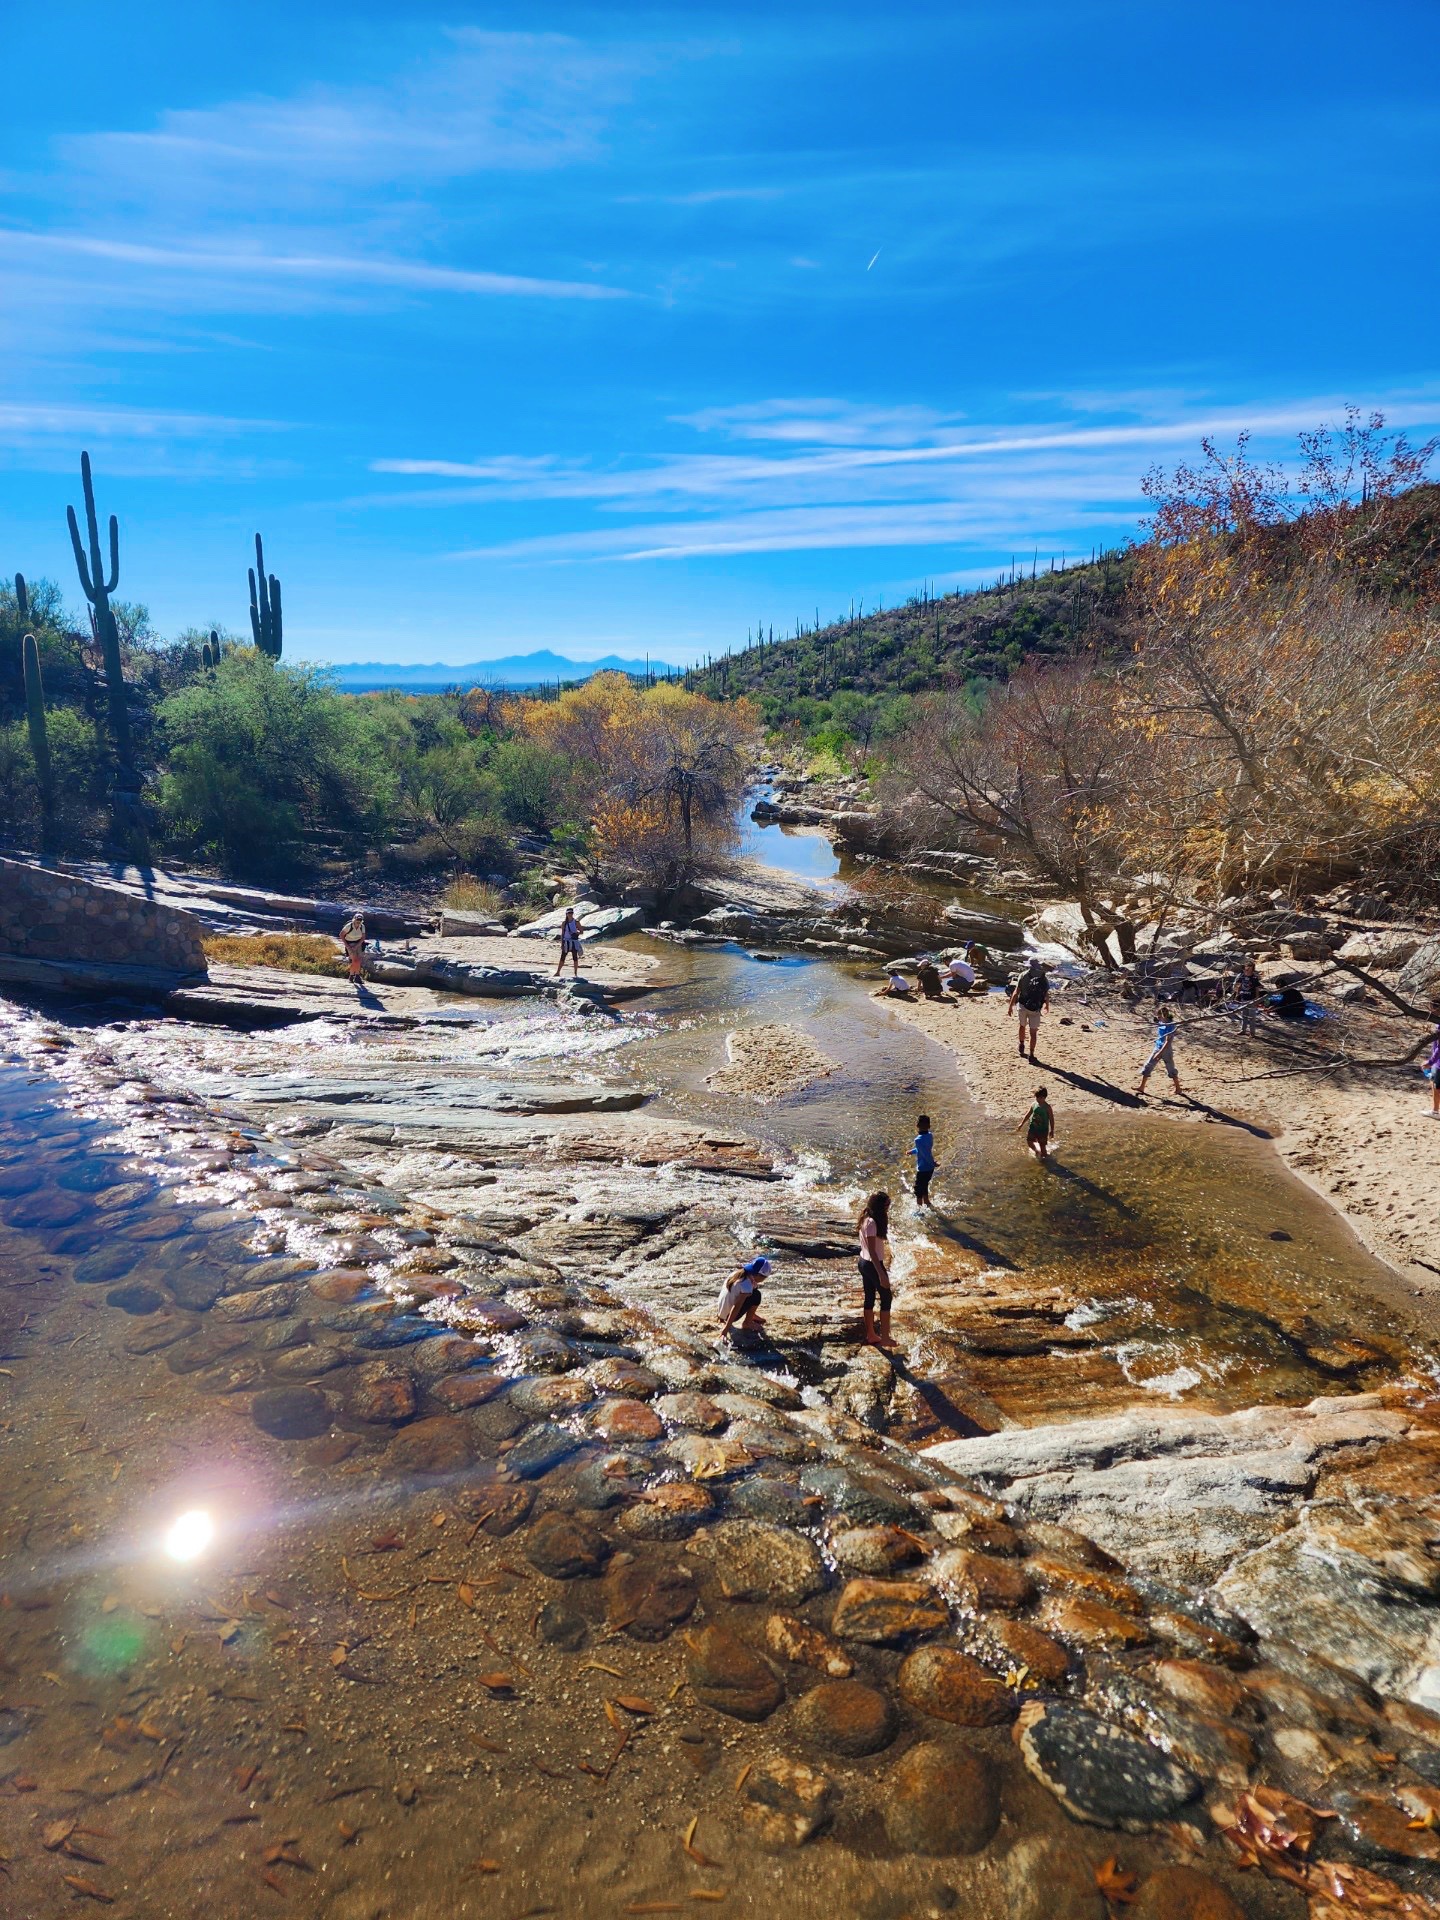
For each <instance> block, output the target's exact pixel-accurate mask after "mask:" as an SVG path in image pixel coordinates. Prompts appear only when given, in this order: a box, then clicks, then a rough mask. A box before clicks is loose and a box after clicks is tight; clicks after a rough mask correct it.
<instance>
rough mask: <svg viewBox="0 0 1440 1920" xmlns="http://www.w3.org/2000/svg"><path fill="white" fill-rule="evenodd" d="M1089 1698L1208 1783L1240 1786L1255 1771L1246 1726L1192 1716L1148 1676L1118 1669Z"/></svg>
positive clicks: (1101, 1680)
mask: <svg viewBox="0 0 1440 1920" xmlns="http://www.w3.org/2000/svg"><path fill="white" fill-rule="evenodd" d="M1086 1698H1087V1702H1088V1704H1089V1705H1091V1706H1092V1707H1095V1708H1096V1709H1097V1710H1098V1711H1100V1712H1102V1713H1104V1714H1107V1715H1109V1716H1110V1717H1111V1718H1113V1719H1116V1720H1123V1721H1124V1722H1126V1723H1127V1724H1128V1725H1129V1726H1131V1727H1132V1728H1134V1729H1135V1730H1136V1731H1137V1732H1140V1733H1143V1734H1144V1735H1145V1736H1146V1738H1147V1739H1149V1740H1151V1741H1153V1742H1154V1743H1155V1745H1156V1746H1158V1747H1162V1748H1163V1749H1164V1750H1165V1752H1166V1753H1168V1754H1169V1755H1170V1757H1171V1759H1172V1760H1178V1761H1179V1762H1180V1764H1181V1766H1184V1767H1189V1768H1190V1770H1191V1772H1192V1773H1196V1774H1198V1775H1200V1777H1201V1778H1202V1779H1205V1780H1216V1781H1219V1782H1220V1784H1221V1785H1222V1786H1227V1787H1235V1788H1238V1787H1243V1786H1244V1785H1245V1784H1246V1782H1247V1781H1248V1779H1249V1777H1250V1774H1251V1772H1252V1770H1253V1769H1254V1766H1255V1747H1254V1743H1253V1741H1252V1740H1251V1738H1250V1735H1249V1734H1248V1733H1247V1732H1246V1731H1245V1730H1244V1728H1243V1727H1237V1726H1234V1725H1233V1724H1232V1723H1231V1722H1229V1721H1228V1720H1225V1719H1214V1718H1211V1717H1210V1716H1208V1715H1205V1714H1202V1713H1194V1712H1186V1711H1185V1710H1184V1709H1183V1708H1182V1707H1181V1706H1180V1705H1179V1704H1178V1703H1177V1702H1176V1701H1175V1700H1174V1699H1173V1698H1172V1696H1171V1695H1170V1694H1169V1693H1167V1692H1166V1691H1165V1689H1164V1688H1163V1687H1160V1686H1157V1685H1155V1684H1154V1683H1153V1682H1151V1681H1150V1680H1149V1679H1147V1678H1146V1676H1145V1675H1144V1674H1142V1673H1136V1672H1134V1671H1132V1670H1131V1669H1128V1668H1124V1667H1119V1666H1117V1667H1114V1668H1112V1669H1111V1670H1110V1671H1109V1672H1108V1673H1102V1674H1101V1675H1100V1676H1099V1677H1098V1678H1096V1679H1094V1680H1092V1684H1091V1687H1090V1690H1089V1692H1088V1694H1087V1696H1086Z"/></svg>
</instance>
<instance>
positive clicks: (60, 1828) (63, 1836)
mask: <svg viewBox="0 0 1440 1920" xmlns="http://www.w3.org/2000/svg"><path fill="white" fill-rule="evenodd" d="M79 1824H80V1822H79V1821H78V1820H52V1821H51V1822H50V1824H49V1826H47V1827H45V1828H44V1829H42V1831H41V1834H40V1844H41V1846H43V1847H44V1849H45V1851H46V1852H47V1853H56V1852H58V1851H59V1849H60V1848H61V1847H63V1846H64V1844H65V1842H66V1841H67V1840H68V1839H69V1838H70V1836H71V1834H72V1833H73V1832H74V1831H75V1829H76V1827H78V1826H79Z"/></svg>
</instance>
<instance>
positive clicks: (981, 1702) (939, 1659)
mask: <svg viewBox="0 0 1440 1920" xmlns="http://www.w3.org/2000/svg"><path fill="white" fill-rule="evenodd" d="M896 1684H897V1685H898V1686H899V1689H900V1697H901V1698H902V1699H903V1700H906V1701H908V1702H909V1704H910V1705H911V1706H912V1707H918V1708H919V1710H920V1711H921V1712H922V1713H928V1714H929V1715H930V1716H931V1717H932V1718H933V1719H936V1720H949V1721H951V1722H952V1723H953V1724H954V1725H955V1726H958V1727H996V1726H1000V1725H1001V1724H1002V1723H1003V1722H1005V1721H1007V1720H1010V1719H1013V1718H1014V1715H1015V1695H1014V1693H1013V1692H1012V1691H1011V1689H1010V1688H1009V1687H1007V1686H1005V1685H1003V1684H1002V1682H1000V1681H999V1680H997V1679H995V1677H994V1676H993V1675H992V1674H989V1673H987V1672H986V1671H985V1669H984V1667H982V1666H981V1664H980V1662H979V1661H978V1660H972V1659H971V1658H970V1656H969V1654H967V1653H959V1652H957V1651H956V1650H955V1648H953V1647H917V1648H916V1649H915V1651H914V1652H913V1653H912V1654H910V1655H908V1656H907V1658H906V1659H905V1660H904V1661H903V1662H902V1663H901V1667H900V1672H899V1674H898V1676H897V1681H896Z"/></svg>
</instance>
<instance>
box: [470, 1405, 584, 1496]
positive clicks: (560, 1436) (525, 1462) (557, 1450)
mask: <svg viewBox="0 0 1440 1920" xmlns="http://www.w3.org/2000/svg"><path fill="white" fill-rule="evenodd" d="M485 1411H486V1412H487V1413H488V1412H489V1411H490V1409H489V1408H488V1407H487V1408H486V1409H485ZM579 1444H580V1442H579V1441H578V1440H577V1439H576V1438H575V1436H574V1434H573V1433H567V1432H566V1430H565V1428H564V1427H557V1426H553V1425H552V1424H551V1423H550V1422H549V1421H548V1420H547V1421H542V1422H541V1423H540V1425H538V1426H534V1427H531V1428H530V1430H529V1431H528V1432H527V1433H524V1434H522V1435H521V1436H520V1438H519V1439H518V1440H517V1441H516V1443H515V1445H514V1446H513V1447H512V1448H511V1449H510V1451H509V1452H508V1453H507V1454H506V1456H505V1471H506V1472H507V1473H513V1474H514V1475H515V1476H516V1478H517V1479H520V1480H538V1479H539V1478H540V1477H541V1475H542V1474H546V1473H548V1472H549V1471H550V1469H551V1468H552V1467H557V1466H559V1464H560V1462H561V1461H562V1460H568V1459H569V1457H570V1455H571V1454H572V1453H574V1451H575V1449H576V1448H577V1447H578V1446H579Z"/></svg>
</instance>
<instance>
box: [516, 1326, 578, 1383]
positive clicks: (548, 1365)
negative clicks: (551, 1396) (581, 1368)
mask: <svg viewBox="0 0 1440 1920" xmlns="http://www.w3.org/2000/svg"><path fill="white" fill-rule="evenodd" d="M511 1351H512V1354H513V1357H514V1362H515V1365H516V1366H517V1367H518V1368H519V1369H520V1371H521V1372H523V1373H528V1374H537V1373H568V1372H569V1371H570V1369H571V1368H572V1367H574V1366H578V1365H579V1362H580V1355H579V1353H578V1352H577V1351H576V1349H575V1348H574V1347H572V1346H571V1344H570V1342H569V1341H568V1340H566V1339H565V1338H564V1337H563V1336H562V1335H560V1334H558V1333H552V1332H551V1331H550V1329H549V1328H548V1327H530V1328H528V1329H527V1330H526V1331H525V1332H524V1333H517V1334H516V1335H515V1338H514V1341H513V1343H512V1348H511Z"/></svg>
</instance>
